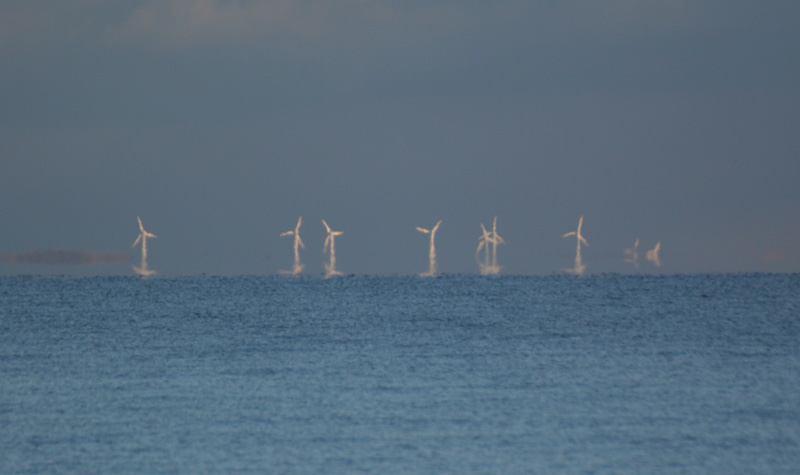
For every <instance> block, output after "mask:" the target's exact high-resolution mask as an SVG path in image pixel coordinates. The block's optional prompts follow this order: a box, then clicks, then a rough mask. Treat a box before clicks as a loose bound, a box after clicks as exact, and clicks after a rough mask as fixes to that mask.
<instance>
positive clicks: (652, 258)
mask: <svg viewBox="0 0 800 475" xmlns="http://www.w3.org/2000/svg"><path fill="white" fill-rule="evenodd" d="M583 218H584V217H583V216H581V217H580V219H579V221H578V227H577V229H576V231H571V232H568V233H566V234H564V235H562V238H567V237H572V236H575V238H576V253H575V262H574V265H573V267H571V268H567V269H563V272H564V273H567V274H573V275H576V276H582V275H584V274H585V272H586V268H587V266H586V264H584V263H583V251H582V248H581V246H582V245H584V246H588V245H589V243H588V241H587V240H586V238H584V237H583V231H582V229H583ZM137 221H138V223H139V236H138V237H137V238H136V241H135V242H134V243H133V246H132V247H136V246H137V245H139V244H141V247H142V249H141V262H140V264H139V266H133V269H134V271H135V272H136V274H137V275H139V276H142V277H152V276H155V275H156V274H158V272H157V271H155V270H153V269H150V267H149V263H148V247H147V239H148V238H156V237H157V236H156V235H155V234H153V233H151V232H149V231H146V230H145V229H144V225H143V224H142V220H141V218H140V217H138V216H137ZM321 221H322V224H323V226H324V228H325V233H326V234H325V239H324V243H323V247H322V251H323V255H328V261H327V262H325V263H324V264H323V265H324V277H325V278H326V279H327V278H331V277H337V276H343V275H345V274H344V273H343V272H341V271H339V270H338V269H337V256H336V238H337V237H339V236H342V235H343V234H344V232H342V231H335V230H333V229H332V228H331V226H330V225H329V224H328V222H327V221H326V220H325V219H322V220H321ZM441 224H442V220H439V221H438V222H437V223H436V224H435V225H434V226H433V227H432V228H431V229H427V228H423V227H419V226H417V227H416V230H417V231H418V232H420V233H422V234H425V235H427V236H429V247H428V271H427V272H423V273H420V274H418V275H419V276H420V277H436V276H438V275H439V267H438V262H437V251H436V235H437V232H438V230H439V227H440V226H441ZM302 225H303V217H302V216H300V217H299V218H298V220H297V224H296V225H295V228H294V229H293V230H290V231H285V232H283V233H280V237H291V238H293V239H292V249H293V255H294V261H293V266H292V269H291V270H280V271H279V273H280V274H284V275H291V276H295V277H298V276H300V275H302V274H303V272H304V270H305V264H303V262H302V260H301V256H300V250H301V249H305V243H304V242H303V239H302V238H301V237H300V228H301V227H302ZM480 228H481V235H480V236H479V237H478V247H477V249H476V250H475V259H476V261H477V263H478V270H479V274H480V275H482V276H494V275H499V274H500V271H501V269H502V266H500V264H499V263H498V254H497V247H498V245H501V244H506V241H505V239H504V238H503V237H501V236H500V235H499V233H498V231H497V216H495V217H494V220H493V222H492V228H491V230H488V229H487V228H486V226H485V225H484V224H483V223H480ZM639 242H640V240H639V238H636V241H635V242H634V245H633V247H631V248H626V249H624V251H623V261H624V262H626V263H630V264H632V265H633V266H634V268H635V269H637V270H638V269H639V253H638V248H639ZM51 254H52V252H51V253H50V254H46V255H51ZM37 255H38V254H37ZM645 258H646V260H647V261H649V262H651V263H652V264H653V265H654V266H655V267H661V241H659V242H658V243H657V244H656V246H655V247H654V248H653V249H651V250H649V251H647V253H646V256H645ZM5 260H6V261H7V262H13V261H14V260H16V259H12V257H8V258H7V259H5ZM20 260H21V259H20ZM51 261H52V259H51ZM109 262H114V260H109Z"/></svg>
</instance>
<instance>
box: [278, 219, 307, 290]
mask: <svg viewBox="0 0 800 475" xmlns="http://www.w3.org/2000/svg"><path fill="white" fill-rule="evenodd" d="M302 225H303V217H302V216H300V219H298V220H297V226H296V227H295V228H294V231H286V232H285V233H281V236H282V237H283V236H294V267H293V268H292V270H291V271H286V270H282V271H281V274H292V275H295V276H297V275H300V274H301V273H302V272H303V264H301V263H300V248H301V247H302V248H303V249H305V248H306V245H305V244H303V240H302V239H300V226H302Z"/></svg>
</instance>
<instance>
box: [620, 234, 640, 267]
mask: <svg viewBox="0 0 800 475" xmlns="http://www.w3.org/2000/svg"><path fill="white" fill-rule="evenodd" d="M622 254H623V255H624V256H625V258H624V261H625V262H630V263H631V264H633V265H634V266H635V267H636V268H637V269H638V268H639V238H636V242H635V243H633V248H628V249H625V250H624V251H623V252H622Z"/></svg>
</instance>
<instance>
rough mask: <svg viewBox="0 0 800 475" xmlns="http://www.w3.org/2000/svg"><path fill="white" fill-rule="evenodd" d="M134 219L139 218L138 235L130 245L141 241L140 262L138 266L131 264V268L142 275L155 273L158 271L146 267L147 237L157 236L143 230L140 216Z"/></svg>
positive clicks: (146, 275) (134, 245)
mask: <svg viewBox="0 0 800 475" xmlns="http://www.w3.org/2000/svg"><path fill="white" fill-rule="evenodd" d="M136 219H137V220H139V237H137V238H136V241H134V243H133V245H132V246H131V247H132V248H133V247H136V245H137V244H139V243H140V242H141V243H142V263H141V264H140V266H139V267H136V266H133V270H134V271H136V273H137V274H139V275H140V276H142V277H148V276H151V275H156V274H158V272H156V271H154V270H152V269H149V268H148V267H147V238H156V237H158V236H156V235H155V234H153V233H151V232H147V231H145V229H144V225H142V218H140V217H138V216H137V217H136Z"/></svg>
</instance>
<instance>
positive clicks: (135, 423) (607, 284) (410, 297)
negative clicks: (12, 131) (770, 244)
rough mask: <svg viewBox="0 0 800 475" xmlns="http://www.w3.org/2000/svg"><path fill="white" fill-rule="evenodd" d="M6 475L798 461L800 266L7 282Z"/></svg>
mask: <svg viewBox="0 0 800 475" xmlns="http://www.w3.org/2000/svg"><path fill="white" fill-rule="evenodd" d="M0 468H2V471H3V472H4V473H53V472H77V473H90V472H104V473H111V472H114V473H116V472H140V473H141V472H148V473H158V472H189V473H198V472H231V471H251V472H265V471H266V472H272V473H281V472H287V473H320V472H326V473H396V472H412V473H432V472H435V473H530V472H539V473H553V472H569V473H580V472H600V473H602V472H638V473H642V472H693V473H698V472H700V473H703V472H707V473H756V472H758V473H792V472H795V473H796V472H798V470H800V275H798V274H790V275H767V274H743V275H709V276H619V275H605V276H595V277H588V278H574V277H570V276H549V277H500V278H488V279H487V278H481V277H477V276H447V277H443V278H439V279H422V278H416V277H380V278H379V277H348V278H341V279H332V280H327V281H325V280H318V279H305V278H301V279H293V278H283V277H243V278H211V277H203V278H179V279H154V280H138V279H135V278H122V277H116V278H83V279H74V278H67V277H57V278H50V277H48V278H45V277H41V278H40V277H13V278H0Z"/></svg>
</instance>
